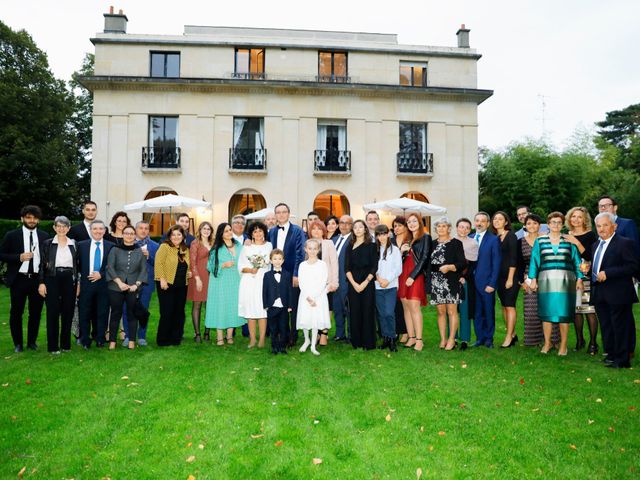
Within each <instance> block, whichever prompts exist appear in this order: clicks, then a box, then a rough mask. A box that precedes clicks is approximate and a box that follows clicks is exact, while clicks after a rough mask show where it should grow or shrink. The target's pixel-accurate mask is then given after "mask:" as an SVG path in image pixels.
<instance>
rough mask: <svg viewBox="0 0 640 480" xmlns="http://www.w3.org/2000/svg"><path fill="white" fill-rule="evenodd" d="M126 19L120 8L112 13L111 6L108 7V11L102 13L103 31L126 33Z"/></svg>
mask: <svg viewBox="0 0 640 480" xmlns="http://www.w3.org/2000/svg"><path fill="white" fill-rule="evenodd" d="M128 21H129V19H128V18H127V16H126V15H125V14H124V13H123V12H122V10H119V11H118V13H113V7H109V13H105V14H104V33H127V22H128Z"/></svg>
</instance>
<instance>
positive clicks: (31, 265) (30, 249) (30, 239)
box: [27, 232, 34, 273]
mask: <svg viewBox="0 0 640 480" xmlns="http://www.w3.org/2000/svg"><path fill="white" fill-rule="evenodd" d="M33 250H34V248H33V232H29V251H30V252H31V253H33ZM27 272H28V273H33V257H31V258H30V259H29V269H28V270H27Z"/></svg>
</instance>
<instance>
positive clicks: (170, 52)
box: [149, 50, 182, 78]
mask: <svg viewBox="0 0 640 480" xmlns="http://www.w3.org/2000/svg"><path fill="white" fill-rule="evenodd" d="M154 55H162V56H163V57H164V62H163V70H164V75H154V74H153V56H154ZM169 55H177V56H178V75H175V76H174V75H167V63H168V62H167V57H168V56H169ZM181 71H182V55H181V53H180V51H179V50H177V51H174V50H149V76H150V77H151V78H180V74H181Z"/></svg>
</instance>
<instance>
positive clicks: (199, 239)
mask: <svg viewBox="0 0 640 480" xmlns="http://www.w3.org/2000/svg"><path fill="white" fill-rule="evenodd" d="M212 235H213V226H212V225H211V224H210V223H209V222H202V223H201V224H200V226H199V227H198V233H197V234H196V239H195V240H194V241H193V242H191V247H189V257H190V258H189V260H190V265H191V279H190V280H189V287H188V289H187V300H191V301H192V302H193V308H192V310H191V320H192V321H193V331H194V333H195V337H194V341H195V342H196V343H200V342H201V341H202V340H201V338H200V315H201V313H202V304H203V303H206V301H207V291H208V288H209V272H208V271H207V262H208V261H209V251H210V250H211V244H212V238H211V237H212ZM204 339H205V340H209V329H208V328H207V329H205V332H204Z"/></svg>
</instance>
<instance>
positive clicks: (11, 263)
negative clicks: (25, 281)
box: [0, 226, 49, 287]
mask: <svg viewBox="0 0 640 480" xmlns="http://www.w3.org/2000/svg"><path fill="white" fill-rule="evenodd" d="M36 234H37V235H38V250H39V251H40V259H42V248H43V246H44V241H45V240H46V239H47V238H49V235H47V234H46V233H45V232H44V231H43V230H40V229H39V228H36ZM22 253H25V251H24V239H23V237H22V226H21V227H20V228H16V229H15V230H11V231H9V232H7V234H6V235H5V236H4V239H3V240H2V243H0V262H5V263H6V264H7V275H6V276H5V282H6V284H7V286H9V287H10V286H11V285H13V282H14V281H15V279H16V277H17V276H18V271H19V270H20V267H21V266H22V262H21V261H20V255H21V254H22Z"/></svg>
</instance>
